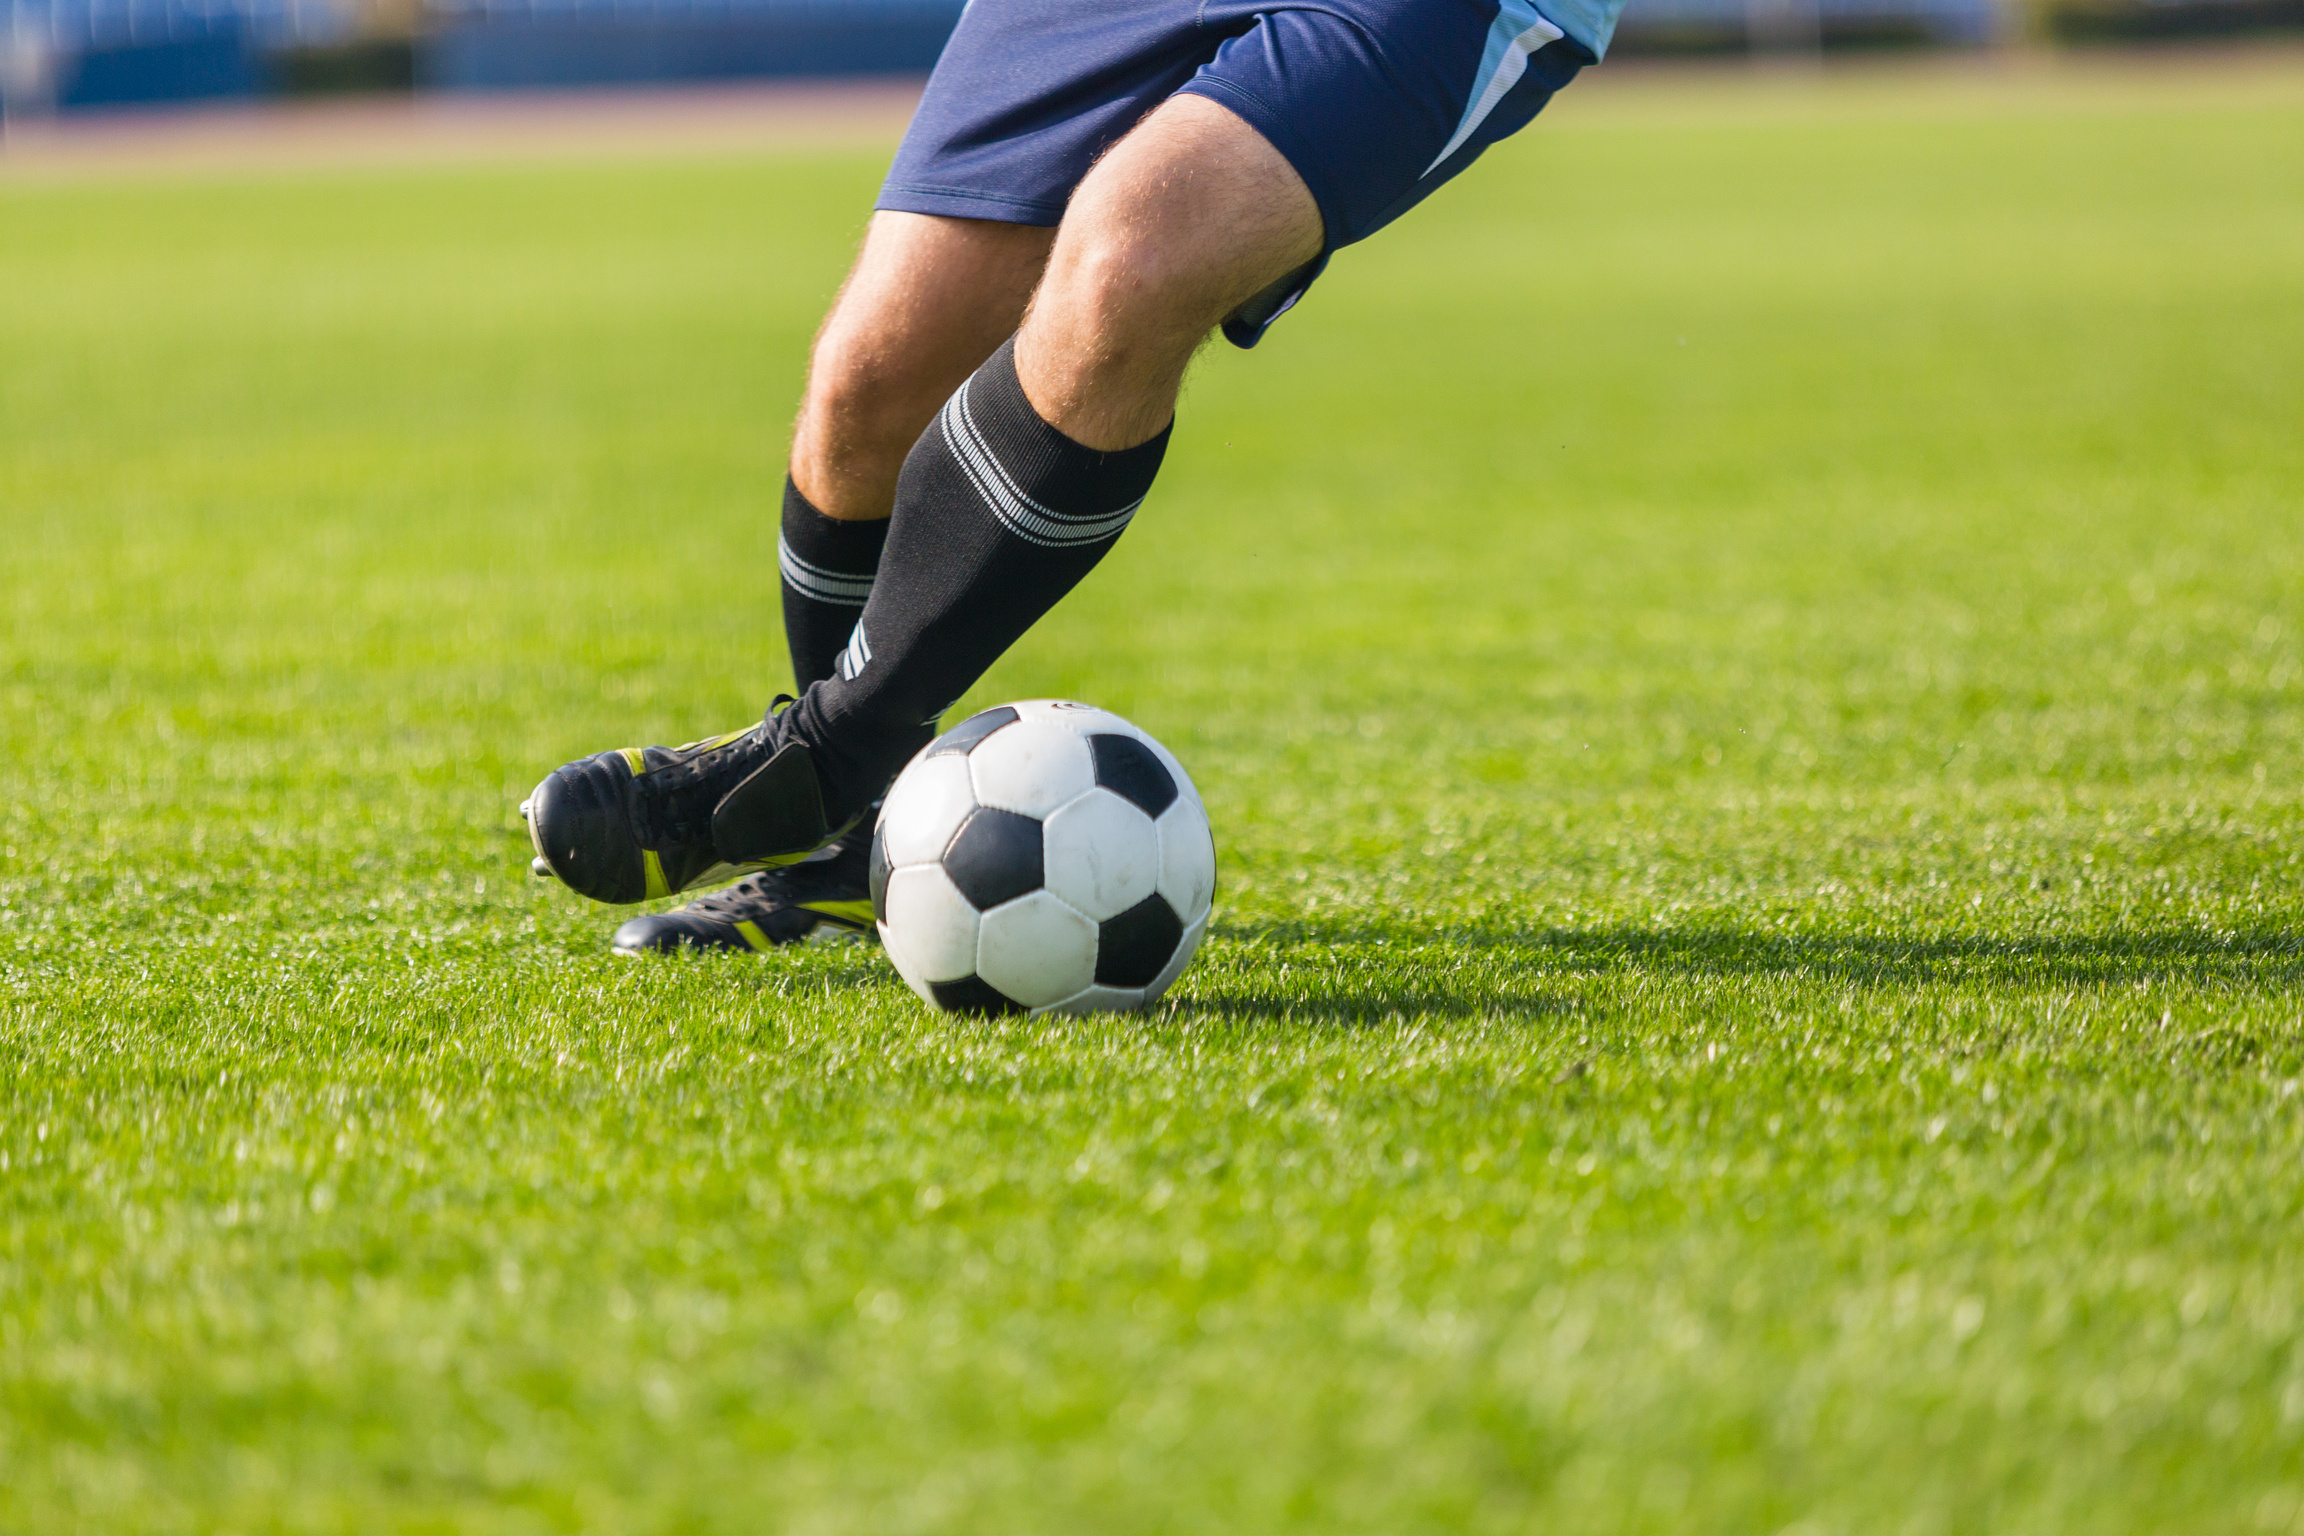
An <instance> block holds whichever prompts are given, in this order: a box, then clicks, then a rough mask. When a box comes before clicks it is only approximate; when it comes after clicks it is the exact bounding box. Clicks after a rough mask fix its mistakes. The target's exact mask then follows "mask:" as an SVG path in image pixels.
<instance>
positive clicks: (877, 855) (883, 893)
mask: <svg viewBox="0 0 2304 1536" xmlns="http://www.w3.org/2000/svg"><path fill="white" fill-rule="evenodd" d="M864 872H865V873H864V878H865V882H866V883H867V884H868V885H869V886H870V887H871V889H872V920H873V921H874V922H876V923H884V922H886V921H888V839H887V836H886V835H885V834H884V833H883V832H882V830H881V829H880V828H878V827H874V828H873V829H872V856H871V858H870V859H869V860H867V861H866V863H865V866H864ZM850 889H854V887H850Z"/></svg>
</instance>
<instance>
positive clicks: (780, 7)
mask: <svg viewBox="0 0 2304 1536" xmlns="http://www.w3.org/2000/svg"><path fill="white" fill-rule="evenodd" d="M961 5H962V0H880V3H859V0H851V3H847V4H837V5H834V4H821V3H818V4H805V3H801V4H795V3H789V0H786V3H765V4H764V3H759V0H752V3H743V0H738V3H734V4H729V3H722V4H715V5H686V6H682V5H647V6H639V5H634V6H620V5H614V4H600V3H594V4H586V5H578V6H568V7H553V8H546V7H541V6H527V5H522V6H518V7H514V6H510V5H492V6H487V7H480V6H474V7H472V8H470V9H469V10H467V11H465V12H464V13H463V14H461V15H458V14H454V13H451V14H450V16H449V17H448V19H446V20H445V21H444V22H443V24H442V25H441V26H440V27H439V29H438V30H437V31H435V32H434V33H432V35H430V36H429V37H426V38H425V39H423V40H422V41H421V42H420V43H419V45H418V47H417V53H416V79H417V83H418V84H419V85H420V86H423V87H427V88H429V89H433V90H444V91H474V90H482V91H484V90H507V89H522V88H536V87H552V86H585V85H625V84H636V83H640V82H645V81H652V80H662V81H677V80H731V79H743V78H758V77H763V76H776V75H853V74H870V73H889V72H896V71H919V72H925V71H926V70H927V69H928V68H929V67H930V66H931V65H933V64H934V63H935V62H936V56H937V55H938V54H939V53H941V52H943V50H944V40H945V39H946V38H947V37H949V36H950V35H951V33H952V28H953V26H954V24H956V23H957V22H958V21H959V19H960V11H961Z"/></svg>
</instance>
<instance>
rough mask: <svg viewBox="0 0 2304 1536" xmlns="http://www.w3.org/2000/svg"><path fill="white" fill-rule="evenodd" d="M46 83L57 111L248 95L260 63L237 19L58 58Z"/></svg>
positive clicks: (257, 79) (255, 83) (253, 89)
mask: <svg viewBox="0 0 2304 1536" xmlns="http://www.w3.org/2000/svg"><path fill="white" fill-rule="evenodd" d="M54 68H55V78H54V80H53V82H52V84H51V87H50V88H51V90H52V91H53V93H54V98H55V106H56V107H57V109H58V110H60V111H71V110H73V109H75V108H84V107H118V106H136V105H142V104H147V103H151V102H163V101H202V100H213V99H217V98H230V97H235V96H253V95H254V94H255V93H256V89H257V86H258V84H259V83H260V81H261V66H260V64H259V62H258V59H257V57H256V54H255V51H254V50H253V49H252V48H251V47H250V46H249V41H248V33H247V29H246V28H245V27H244V26H243V25H241V23H240V21H239V20H238V19H237V18H227V19H225V20H222V21H219V22H216V23H215V24H213V25H211V26H210V27H209V28H208V29H207V31H206V32H205V33H202V34H193V35H188V36H180V37H176V38H171V39H169V40H167V41H163V42H148V43H114V44H111V45H108V46H99V47H91V48H87V49H84V50H82V51H80V52H78V53H73V54H66V55H63V56H62V57H60V58H59V59H58V60H57V61H56V64H55V66H54Z"/></svg>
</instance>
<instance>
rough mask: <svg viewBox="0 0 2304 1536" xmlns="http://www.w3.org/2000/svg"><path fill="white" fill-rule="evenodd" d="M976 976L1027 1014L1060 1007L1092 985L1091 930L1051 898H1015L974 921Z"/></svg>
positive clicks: (1038, 894) (1093, 948) (1093, 949)
mask: <svg viewBox="0 0 2304 1536" xmlns="http://www.w3.org/2000/svg"><path fill="white" fill-rule="evenodd" d="M955 894H957V893H955ZM976 974H977V975H978V976H979V977H981V978H983V980H984V981H986V982H987V983H989V984H990V985H992V986H994V987H997V988H998V989H999V990H1000V994H1001V995H1002V996H1003V997H1007V998H1009V999H1011V1000H1013V1001H1015V1002H1018V1003H1021V1004H1023V1005H1024V1006H1025V1007H1027V1008H1046V1007H1048V1006H1049V1005H1050V1004H1052V1003H1060V1002H1062V1001H1064V999H1066V998H1068V997H1074V996H1077V995H1078V994H1079V993H1080V992H1081V991H1082V990H1083V989H1084V988H1086V987H1087V986H1089V985H1090V984H1091V983H1093V982H1094V981H1095V979H1096V925H1095V924H1094V923H1092V922H1090V921H1089V920H1088V919H1087V918H1086V917H1085V916H1083V915H1082V914H1080V913H1078V912H1075V911H1074V910H1073V909H1072V908H1071V907H1069V906H1066V905H1065V904H1064V902H1063V901H1062V900H1060V899H1059V898H1058V897H1056V896H1055V895H1054V894H1053V893H1051V892H1048V891H1034V892H1033V893H1032V894H1031V895H1029V896H1019V897H1017V898H1016V899H1015V900H1014V901H1011V902H1006V903H1003V904H1002V905H1000V906H997V907H994V908H993V909H992V910H991V911H989V912H987V913H985V914H984V915H983V917H982V918H981V919H980V920H979V922H978V929H977V938H976Z"/></svg>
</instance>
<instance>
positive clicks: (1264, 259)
mask: <svg viewBox="0 0 2304 1536" xmlns="http://www.w3.org/2000/svg"><path fill="white" fill-rule="evenodd" d="M1320 246H1321V223H1320V209H1319V207H1318V205H1317V204H1315V203H1314V202H1313V200H1312V195H1311V193H1310V192H1309V191H1308V190H1307V189H1306V188H1305V186H1304V182H1303V179H1302V178H1301V177H1299V176H1298V175H1297V174H1296V170H1295V168H1294V167H1293V166H1291V165H1290V164H1289V163H1288V161H1287V160H1286V158H1285V157H1283V156H1282V155H1281V154H1280V152H1279V151H1278V150H1276V149H1274V148H1273V147H1272V145H1271V144H1270V143H1269V142H1268V141H1267V140H1266V139H1265V138H1264V137H1263V136H1262V135H1261V134H1259V133H1258V132H1256V130H1255V129H1253V128H1251V127H1249V126H1248V124H1246V123H1244V122H1242V121H1241V120H1240V118H1239V117H1238V116H1236V115H1235V114H1234V113H1232V112H1231V111H1230V110H1228V109H1227V108H1225V107H1222V106H1219V105H1217V104H1216V103H1215V102H1213V101H1210V100H1208V99H1207V98H1205V97H1202V96H1177V97H1173V98H1171V99H1170V100H1169V101H1168V102H1167V103H1166V104H1165V105H1163V106H1162V107H1161V108H1160V109H1159V110H1158V111H1157V112H1154V113H1153V114H1152V115H1151V116H1150V117H1148V118H1147V119H1145V121H1144V122H1143V124H1142V125H1141V126H1139V127H1138V128H1137V129H1136V131H1135V132H1133V133H1131V134H1130V135H1129V136H1128V137H1127V138H1126V139H1124V140H1122V141H1121V142H1120V144H1119V145H1118V146H1117V147H1116V148H1114V149H1113V151H1112V153H1111V154H1109V155H1107V156H1106V157H1105V158H1104V159H1103V160H1102V161H1101V162H1099V163H1098V165H1097V167H1096V169H1095V170H1094V171H1092V172H1091V173H1090V174H1089V176H1088V179H1087V180H1086V181H1084V182H1082V183H1081V185H1080V191H1079V193H1078V194H1077V195H1076V196H1075V197H1074V199H1073V203H1072V207H1071V209H1070V210H1069V211H1068V212H1067V213H1066V214H1065V216H1064V223H1063V226H1062V227H1061V228H1060V229H1059V230H1058V231H1057V235H1056V243H1055V248H1054V250H1053V251H1052V252H1051V253H1050V256H1049V259H1048V270H1047V273H1046V275H1045V276H1044V277H1043V279H1042V280H1041V283H1040V286H1039V290H1038V292H1037V293H1035V294H1034V295H1033V299H1032V307H1031V312H1030V314H1029V316H1028V317H1027V318H1026V321H1025V324H1024V327H1023V330H1022V332H1021V333H1020V334H1019V335H1018V337H1017V341H1016V368H1017V373H1018V375H1019V377H1020V378H1021V380H1022V382H1023V386H1024V393H1025V394H1026V396H1027V397H1028V398H1029V399H1030V400H1031V402H1032V406H1033V409H1034V411H1035V412H1036V413H1037V414H1038V415H1039V416H1040V417H1041V418H1042V419H1043V420H1044V421H1046V422H1047V423H1048V424H1049V425H1051V426H1053V427H1055V428H1056V429H1057V430H1058V431H1060V432H1062V433H1063V434H1064V435H1065V436H1066V437H1068V438H1070V439H1071V440H1072V441H1074V442H1076V443H1078V444H1080V445H1082V446H1083V447H1087V448H1093V449H1096V450H1099V451H1101V452H1107V453H1109V452H1115V451H1118V450H1120V449H1125V448H1133V447H1135V446H1136V445H1137V444H1139V443H1142V442H1146V441H1148V440H1150V439H1151V438H1152V437H1153V436H1154V435H1155V434H1156V433H1158V432H1160V431H1161V430H1162V429H1163V428H1165V427H1166V426H1167V425H1168V422H1169V419H1170V418H1171V417H1172V416H1173V415H1174V413H1175V405H1176V395H1177V391H1178V390H1179V388H1180V387H1181V386H1182V384H1183V381H1184V369H1185V366H1186V365H1187V364H1188V363H1189V362H1190V361H1191V359H1192V354H1193V353H1194V352H1195V351H1197V350H1198V349H1199V347H1200V345H1201V343H1202V342H1204V341H1205V340H1207V338H1208V335H1209V333H1210V332H1211V331H1212V330H1214V329H1215V327H1216V325H1217V323H1218V322H1220V321H1221V320H1223V319H1224V317H1225V316H1227V315H1229V314H1231V313H1232V312H1233V311H1234V310H1236V309H1238V308H1239V307H1240V306H1241V304H1242V303H1244V302H1245V301H1246V300H1248V299H1249V298H1250V297H1252V296H1253V295H1255V294H1256V293H1258V292H1260V291H1262V290H1263V289H1264V288H1266V287H1268V286H1270V285H1271V283H1272V281H1273V280H1274V279H1275V278H1278V277H1282V276H1284V275H1286V274H1287V273H1289V272H1293V271H1296V270H1297V269H1299V268H1301V267H1303V266H1304V265H1305V264H1306V263H1307V262H1309V261H1311V260H1312V259H1313V258H1314V257H1316V256H1318V255H1319V254H1320Z"/></svg>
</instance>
